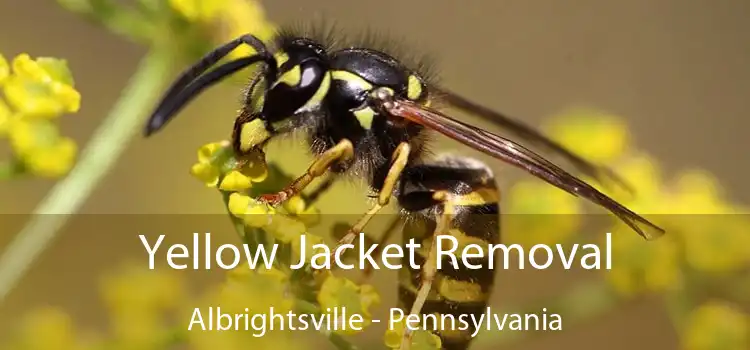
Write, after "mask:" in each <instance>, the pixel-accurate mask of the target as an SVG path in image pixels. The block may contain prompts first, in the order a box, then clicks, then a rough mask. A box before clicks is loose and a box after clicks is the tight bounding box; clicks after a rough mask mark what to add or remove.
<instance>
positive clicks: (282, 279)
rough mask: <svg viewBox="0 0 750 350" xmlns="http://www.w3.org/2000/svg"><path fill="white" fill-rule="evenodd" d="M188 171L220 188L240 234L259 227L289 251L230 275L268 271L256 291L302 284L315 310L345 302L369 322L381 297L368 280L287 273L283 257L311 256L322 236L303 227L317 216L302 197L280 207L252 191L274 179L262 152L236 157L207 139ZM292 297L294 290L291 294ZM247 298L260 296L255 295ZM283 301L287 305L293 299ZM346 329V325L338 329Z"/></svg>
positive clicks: (225, 146)
mask: <svg viewBox="0 0 750 350" xmlns="http://www.w3.org/2000/svg"><path fill="white" fill-rule="evenodd" d="M191 173H192V174H193V175H194V176H195V177H196V178H197V179H199V180H200V181H201V182H203V183H205V184H206V186H209V187H213V188H217V189H219V190H220V191H222V192H223V193H224V194H225V196H226V205H227V209H228V211H229V213H230V214H231V215H232V216H233V217H235V218H237V219H239V220H240V221H241V223H242V224H243V226H244V232H242V234H243V235H244V236H245V238H246V239H247V238H248V235H253V234H256V235H257V234H258V232H263V233H267V234H268V235H269V236H270V238H272V239H273V241H274V243H275V244H278V245H279V247H280V250H281V251H282V252H289V253H290V255H289V256H284V254H283V253H282V254H280V256H279V257H277V261H276V262H275V264H276V265H275V266H277V267H275V268H273V269H271V270H266V271H265V272H264V270H261V271H249V270H246V269H245V270H239V271H236V272H234V273H233V274H232V275H231V276H233V277H232V278H233V280H235V281H245V280H246V279H248V278H249V279H258V276H259V275H258V274H260V275H263V276H266V277H269V278H270V277H273V279H274V282H271V281H265V282H263V283H261V284H259V286H260V287H262V288H261V289H260V291H261V292H263V293H266V294H269V291H268V288H269V286H273V285H274V284H273V283H278V284H279V287H280V288H281V289H283V290H281V289H280V290H278V291H274V292H271V293H270V294H269V295H271V294H273V295H276V296H289V295H290V293H291V292H290V291H291V290H298V289H299V286H301V287H302V288H306V289H307V290H306V291H304V292H303V293H305V294H307V295H310V293H312V295H315V300H305V302H307V303H309V302H313V303H315V304H317V308H318V311H317V312H320V313H325V312H327V311H326V310H328V309H330V310H333V308H335V307H342V306H345V307H346V308H347V310H350V312H352V313H358V314H361V315H362V316H363V318H364V321H365V322H364V324H363V325H364V326H367V325H369V323H370V320H371V317H372V316H371V310H372V308H373V307H375V306H376V305H377V304H378V303H379V302H380V297H379V295H378V294H377V293H376V291H375V290H374V288H373V287H372V286H369V285H357V284H355V283H354V282H352V281H350V280H348V279H345V278H341V277H338V276H335V275H334V274H333V273H332V272H330V271H317V272H311V271H307V270H304V269H303V270H296V271H295V272H301V274H300V273H292V271H291V270H290V268H289V264H288V263H286V262H285V260H284V259H287V258H288V259H289V262H295V263H296V262H297V261H299V260H300V255H301V252H302V251H303V249H304V251H305V252H306V257H307V259H308V262H309V259H310V258H311V257H312V256H314V255H315V254H316V253H320V252H322V250H315V249H313V246H314V245H316V244H321V243H325V242H324V239H323V238H322V237H320V236H318V235H315V234H311V233H309V232H308V227H309V226H311V225H314V224H315V223H316V222H317V221H318V220H317V216H318V214H317V211H315V210H314V208H311V207H308V206H307V204H306V203H305V201H304V200H303V199H302V198H301V197H299V196H295V197H292V198H290V199H289V200H287V201H286V202H285V203H284V204H283V206H282V207H281V208H275V207H271V206H269V205H267V204H265V203H263V202H260V201H258V200H256V199H255V198H254V197H253V196H254V194H253V192H254V190H255V186H256V185H257V184H260V183H263V182H264V181H265V180H267V179H268V180H277V179H274V178H269V176H268V174H269V170H268V166H267V164H266V162H265V159H264V156H263V154H262V153H261V152H258V153H256V154H249V155H244V156H243V158H242V160H237V159H236V158H235V157H234V155H233V152H232V150H231V147H230V144H229V143H228V142H214V143H209V144H206V145H204V146H203V147H201V148H200V149H199V151H198V162H197V163H196V164H194V165H193V167H192V168H191ZM279 181H280V180H279ZM283 185H286V184H281V186H283ZM255 192H257V191H255ZM261 192H262V191H261ZM256 194H257V193H256ZM279 209H281V210H279ZM259 230H260V231H259ZM301 235H305V238H306V245H307V246H305V247H301V246H300V236H301ZM249 238H251V239H250V240H251V241H259V240H257V238H258V237H249ZM279 258H281V259H279ZM305 274H306V276H304V275H305ZM292 276H295V278H292ZM311 281H312V282H311ZM295 286H296V287H295ZM274 288H275V287H274ZM251 294H252V293H250V292H248V291H244V292H242V293H239V294H237V295H238V296H240V295H242V296H243V298H245V299H243V300H245V302H247V300H246V299H247V298H248V295H251ZM292 297H295V296H294V295H292ZM297 297H299V296H297ZM252 298H253V299H254V300H259V298H255V297H252ZM277 302H278V303H283V302H282V301H280V300H277V301H275V302H273V303H271V302H269V303H268V304H274V305H276V304H277ZM285 305H286V304H285ZM285 307H289V308H291V307H292V305H291V304H289V305H287V306H285ZM277 309H278V308H277ZM307 312H310V310H307ZM350 331H351V330H349V329H346V330H343V331H342V332H344V333H346V332H350Z"/></svg>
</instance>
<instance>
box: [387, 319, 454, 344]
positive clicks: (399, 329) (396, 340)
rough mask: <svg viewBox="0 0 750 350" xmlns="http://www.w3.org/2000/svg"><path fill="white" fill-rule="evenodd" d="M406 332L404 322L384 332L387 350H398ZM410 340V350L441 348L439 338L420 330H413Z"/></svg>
mask: <svg viewBox="0 0 750 350" xmlns="http://www.w3.org/2000/svg"><path fill="white" fill-rule="evenodd" d="M405 330H406V322H405V321H401V322H399V323H397V324H395V325H394V327H393V329H389V330H387V331H386V332H385V337H384V341H385V345H386V346H387V347H388V348H389V349H399V348H400V347H401V340H402V339H403V337H404V332H405ZM412 333H413V335H412V339H411V349H413V350H439V349H441V348H442V345H443V344H442V341H441V340H440V337H438V336H437V335H435V334H434V333H432V332H430V331H426V330H422V329H418V330H413V331H412Z"/></svg>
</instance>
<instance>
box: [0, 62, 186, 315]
mask: <svg viewBox="0 0 750 350" xmlns="http://www.w3.org/2000/svg"><path fill="white" fill-rule="evenodd" d="M170 57H171V56H170V55H169V53H168V52H167V53H165V52H161V51H158V52H157V51H154V52H150V53H148V54H147V55H146V57H145V58H144V59H143V60H142V61H141V63H140V65H139V67H138V69H137V71H136V73H135V75H134V76H133V77H132V79H131V80H130V82H129V83H128V86H127V87H126V88H125V90H124V91H123V94H122V96H121V97H120V99H119V100H118V101H117V103H116V104H115V106H114V108H113V109H112V111H111V112H110V114H109V115H108V116H107V118H106V119H105V120H104V122H103V123H102V124H101V125H100V126H99V128H98V129H97V130H96V132H95V134H94V135H93V137H92V138H91V141H89V143H88V145H87V147H86V149H85V150H83V152H82V153H81V155H80V158H79V161H78V163H77V164H76V166H75V168H73V170H72V171H71V172H70V174H68V176H67V177H65V178H64V179H62V180H61V181H60V182H58V183H57V185H56V186H55V187H54V188H53V189H52V191H50V192H49V193H48V195H47V197H46V198H44V199H43V200H42V202H41V203H40V204H39V205H38V206H37V208H36V209H35V210H34V213H33V214H34V215H33V216H32V217H31V219H30V221H29V222H28V223H27V225H26V226H25V227H24V228H23V229H22V230H21V232H19V233H18V234H17V235H16V237H15V239H14V240H13V241H12V242H11V243H10V245H8V247H7V249H6V250H5V252H4V253H3V255H2V256H0V302H2V301H3V300H4V299H5V297H6V296H7V295H8V293H9V292H10V291H11V290H12V289H13V288H14V286H15V285H16V284H17V283H18V281H19V279H20V278H21V277H22V276H23V275H24V273H25V272H26V270H27V269H28V268H29V267H30V265H31V264H32V263H33V262H34V260H35V259H36V258H37V257H38V256H39V254H40V253H41V252H42V251H43V250H44V249H45V248H46V247H47V245H49V244H50V242H51V241H52V239H53V238H55V236H56V234H57V233H58V232H59V230H60V229H61V228H62V227H63V226H64V225H65V223H66V222H67V221H68V219H69V218H70V216H71V215H72V214H74V213H76V212H77V211H78V210H79V209H80V207H81V206H82V205H83V203H84V202H85V201H86V199H87V198H88V197H89V195H90V194H91V193H92V192H93V191H94V189H95V188H96V187H97V185H98V184H99V182H101V180H102V179H103V178H104V176H105V175H107V173H109V171H110V170H111V169H112V166H113V165H114V164H115V162H116V161H117V160H118V159H119V157H120V155H121V154H122V153H123V151H124V150H125V149H126V147H127V146H128V144H129V143H130V141H131V140H132V139H133V137H134V136H135V135H138V134H139V131H140V126H141V124H142V123H143V119H144V117H145V116H146V113H147V111H148V109H149V108H151V107H152V103H153V102H154V99H155V98H156V97H158V96H159V93H160V90H161V89H162V88H163V86H164V84H165V83H166V82H167V79H168V78H169V76H170V72H171V71H172V65H173V62H172V60H171V59H170Z"/></svg>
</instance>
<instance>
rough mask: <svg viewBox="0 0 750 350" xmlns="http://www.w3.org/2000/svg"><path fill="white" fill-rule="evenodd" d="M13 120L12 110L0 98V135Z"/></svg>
mask: <svg viewBox="0 0 750 350" xmlns="http://www.w3.org/2000/svg"><path fill="white" fill-rule="evenodd" d="M12 120H13V112H12V111H11V110H10V108H9V107H8V105H7V104H6V103H5V101H3V100H2V99H0V136H5V134H6V133H7V132H8V128H9V127H10V123H11V121H12Z"/></svg>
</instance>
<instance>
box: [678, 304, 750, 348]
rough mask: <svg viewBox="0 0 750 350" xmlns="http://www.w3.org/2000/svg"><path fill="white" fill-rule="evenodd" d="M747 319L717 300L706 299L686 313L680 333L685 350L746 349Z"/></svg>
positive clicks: (748, 343)
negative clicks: (685, 323) (687, 316)
mask: <svg viewBox="0 0 750 350" xmlns="http://www.w3.org/2000/svg"><path fill="white" fill-rule="evenodd" d="M749 329H750V318H749V317H748V315H746V314H743V313H742V312H741V311H740V310H738V309H736V308H733V307H732V306H730V305H727V304H725V303H723V302H720V301H710V302H707V303H705V304H703V305H701V306H699V307H698V308H696V309H695V310H693V312H692V313H691V314H690V316H689V318H688V321H687V325H686V329H685V330H684V333H683V339H682V342H683V348H684V349H685V350H744V349H748V348H750V333H749V332H748V330H749Z"/></svg>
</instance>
